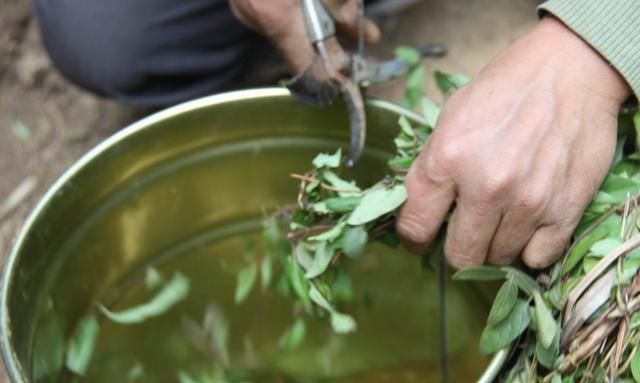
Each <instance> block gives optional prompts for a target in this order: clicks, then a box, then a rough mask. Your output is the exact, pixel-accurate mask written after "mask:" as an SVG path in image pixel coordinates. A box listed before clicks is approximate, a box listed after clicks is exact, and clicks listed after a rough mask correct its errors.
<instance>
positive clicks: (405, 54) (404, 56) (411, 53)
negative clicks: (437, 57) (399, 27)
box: [394, 46, 422, 66]
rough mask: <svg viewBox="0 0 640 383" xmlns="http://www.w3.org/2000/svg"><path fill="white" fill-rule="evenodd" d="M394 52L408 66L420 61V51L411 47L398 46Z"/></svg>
mask: <svg viewBox="0 0 640 383" xmlns="http://www.w3.org/2000/svg"><path fill="white" fill-rule="evenodd" d="M394 53H395V56H396V57H397V58H399V59H400V60H402V61H404V62H406V63H407V64H409V65H410V66H414V65H417V64H419V63H420V62H421V61H422V55H421V54H420V51H419V50H417V49H415V48H413V47H408V46H399V47H397V48H396V50H395V52H394Z"/></svg>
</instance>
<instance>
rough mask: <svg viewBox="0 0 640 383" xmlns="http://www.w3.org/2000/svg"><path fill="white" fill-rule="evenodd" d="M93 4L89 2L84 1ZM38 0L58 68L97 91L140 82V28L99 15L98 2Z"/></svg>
mask: <svg viewBox="0 0 640 383" xmlns="http://www.w3.org/2000/svg"><path fill="white" fill-rule="evenodd" d="M86 3H89V4H86ZM86 3H85V2H84V1H75V0H71V1H65V0H55V1H48V0H36V1H35V5H36V15H37V19H38V24H39V26H40V31H41V34H42V40H43V43H44V45H45V48H46V49H47V52H48V53H49V56H50V58H51V61H52V62H53V64H54V65H55V66H56V68H57V69H58V70H59V71H60V72H61V73H62V74H63V75H64V76H65V77H66V78H68V79H69V80H70V81H72V82H74V83H76V84H78V85H80V86H81V87H83V88H86V89H88V90H90V91H93V92H95V93H98V94H102V95H107V96H111V95H113V93H126V91H127V89H130V88H133V87H135V86H136V84H137V83H138V82H139V81H140V78H139V77H140V75H139V74H138V73H137V70H136V62H137V61H138V59H139V55H140V54H142V53H141V50H140V49H139V41H137V38H138V36H140V35H139V34H137V33H134V32H133V31H130V27H131V26H130V25H125V24H126V22H125V21H118V23H114V22H113V19H110V18H107V17H104V15H102V17H101V15H99V13H100V12H99V8H100V6H99V5H97V6H96V7H93V5H96V3H95V2H91V1H89V2H86Z"/></svg>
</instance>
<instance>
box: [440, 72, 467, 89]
mask: <svg viewBox="0 0 640 383" xmlns="http://www.w3.org/2000/svg"><path fill="white" fill-rule="evenodd" d="M435 77H436V85H437V86H438V89H440V92H442V93H444V94H448V93H450V92H453V91H454V90H456V89H459V88H461V87H463V86H464V85H466V84H467V83H468V82H469V80H470V79H469V77H467V76H464V75H461V74H447V73H444V72H441V71H438V70H437V71H435Z"/></svg>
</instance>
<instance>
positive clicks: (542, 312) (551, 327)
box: [533, 290, 558, 348]
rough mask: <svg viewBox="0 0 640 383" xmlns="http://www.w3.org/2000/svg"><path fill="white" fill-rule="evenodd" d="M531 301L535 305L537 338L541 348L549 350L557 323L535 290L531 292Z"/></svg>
mask: <svg viewBox="0 0 640 383" xmlns="http://www.w3.org/2000/svg"><path fill="white" fill-rule="evenodd" d="M533 300H534V301H535V304H536V323H537V325H538V338H539V339H540V343H541V345H542V347H544V348H549V346H551V342H553V338H554V337H555V336H556V330H557V327H558V325H557V323H556V320H555V319H554V318H553V314H552V313H551V310H549V307H548V306H547V304H546V303H545V301H544V299H543V298H542V295H540V293H539V292H538V291H537V290H534V291H533Z"/></svg>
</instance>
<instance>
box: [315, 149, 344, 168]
mask: <svg viewBox="0 0 640 383" xmlns="http://www.w3.org/2000/svg"><path fill="white" fill-rule="evenodd" d="M341 159H342V149H338V150H337V151H336V152H335V153H333V154H328V153H320V154H318V155H317V156H316V158H314V159H313V161H312V163H313V166H315V167H316V168H318V169H319V168H337V167H338V166H340V160H341Z"/></svg>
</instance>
